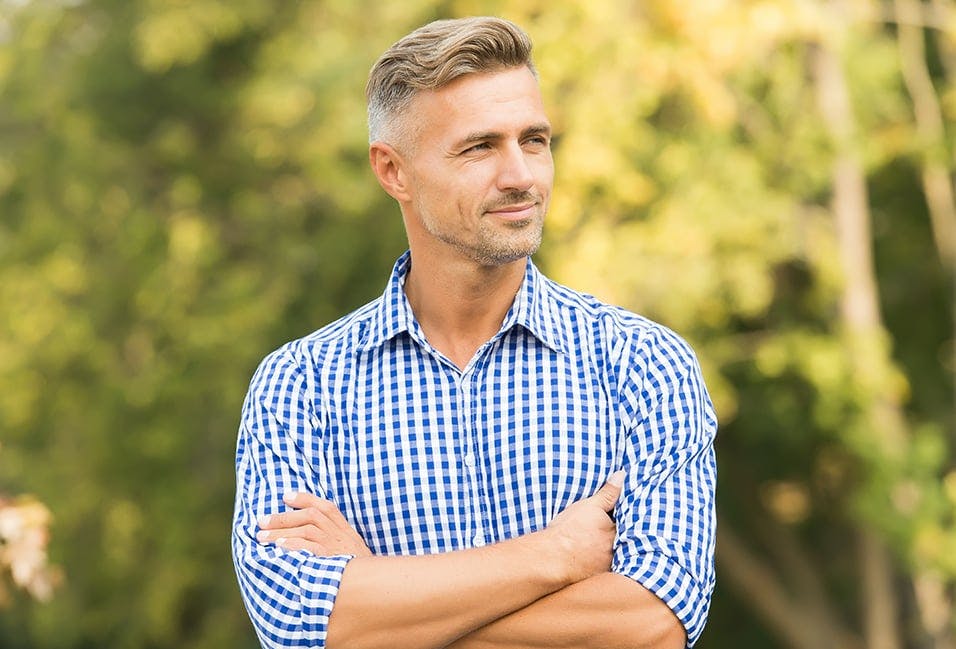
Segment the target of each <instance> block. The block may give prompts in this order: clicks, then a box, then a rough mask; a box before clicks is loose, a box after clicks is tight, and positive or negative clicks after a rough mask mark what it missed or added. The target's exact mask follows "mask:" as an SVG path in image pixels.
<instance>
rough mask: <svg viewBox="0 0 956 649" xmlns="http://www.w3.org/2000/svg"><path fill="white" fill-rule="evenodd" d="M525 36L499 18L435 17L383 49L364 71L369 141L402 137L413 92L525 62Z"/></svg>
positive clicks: (527, 53)
mask: <svg viewBox="0 0 956 649" xmlns="http://www.w3.org/2000/svg"><path fill="white" fill-rule="evenodd" d="M531 48H532V44H531V39H530V38H529V37H528V35H527V34H526V33H525V32H524V30H522V29H521V28H520V27H518V26H517V25H515V24H514V23H512V22H510V21H508V20H504V19H502V18H492V17H479V18H459V19H454V20H436V21H434V22H431V23H428V24H427V25H425V26H423V27H419V28H418V29H416V30H415V31H413V32H412V33H410V34H408V35H407V36H405V37H404V38H402V39H401V40H399V41H398V42H397V43H395V44H394V45H392V46H391V47H390V48H388V49H387V50H386V51H385V53H384V54H382V56H381V57H379V59H378V61H376V62H375V65H373V66H372V70H371V72H370V73H369V78H368V84H367V85H366V86H365V97H366V99H367V101H368V131H369V141H370V142H374V141H376V140H381V141H386V142H389V143H390V144H393V145H394V144H396V143H397V142H396V141H397V140H399V139H401V138H402V137H404V136H406V135H407V134H408V133H407V131H408V125H407V124H406V123H405V122H406V121H407V120H404V119H403V117H404V114H405V112H406V110H407V108H408V106H409V104H410V103H411V101H412V99H413V98H414V96H415V95H416V94H417V93H418V92H421V91H422V90H435V89H438V88H441V87H442V86H445V85H447V84H449V83H451V82H452V81H454V80H455V79H457V78H459V77H461V76H464V75H466V74H474V73H482V72H494V71H497V70H501V69H505V68H514V67H519V66H527V68H528V69H529V70H531V72H532V73H534V72H535V69H534V64H533V63H532V62H531Z"/></svg>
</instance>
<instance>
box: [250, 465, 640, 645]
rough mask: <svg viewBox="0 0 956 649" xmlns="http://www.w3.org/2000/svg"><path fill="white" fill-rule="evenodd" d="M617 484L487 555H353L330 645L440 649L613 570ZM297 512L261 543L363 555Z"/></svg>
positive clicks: (313, 504) (325, 510)
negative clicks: (400, 641)
mask: <svg viewBox="0 0 956 649" xmlns="http://www.w3.org/2000/svg"><path fill="white" fill-rule="evenodd" d="M620 478H621V476H618V478H617V479H615V480H614V482H613V483H609V484H608V485H606V486H605V487H604V488H602V489H601V490H600V491H598V493H597V494H595V495H594V496H592V497H591V498H587V499H584V500H581V501H579V502H577V503H575V504H574V505H572V506H571V507H569V508H568V509H566V510H565V511H564V512H562V514H561V515H559V516H558V517H556V518H555V519H554V521H552V523H551V525H549V526H548V527H547V528H546V529H544V530H541V531H539V532H534V533H532V534H528V535H527V536H524V537H519V538H515V539H511V540H509V541H504V542H502V543H498V544H495V545H492V546H488V547H484V548H475V549H469V550H462V551H457V552H448V553H444V554H436V555H428V556H414V557H402V556H398V557H374V556H357V557H356V558H354V559H352V561H351V562H350V563H349V565H348V567H347V568H346V570H345V572H344V574H343V576H342V583H341V586H340V589H339V593H338V597H337V599H336V602H335V608H334V611H333V614H332V618H331V620H330V623H329V629H328V640H327V642H328V646H329V647H339V646H348V647H359V648H361V647H381V646H389V645H391V644H394V639H395V638H396V637H401V638H402V639H403V646H421V647H444V646H447V645H448V644H449V643H450V642H453V641H455V640H456V639H457V638H460V637H461V636H463V635H465V634H467V633H470V632H472V631H474V630H476V629H479V628H482V627H485V626H487V625H488V624H489V623H491V622H493V621H495V620H497V619H498V618H500V617H502V616H505V615H508V614H509V613H512V612H514V611H517V610H519V609H522V608H524V607H526V606H528V605H529V604H531V603H532V602H534V601H536V600H538V599H539V598H541V597H544V596H546V595H548V594H550V593H552V592H554V591H556V590H559V589H561V588H563V587H565V586H568V585H570V584H573V583H577V582H578V581H581V580H583V579H586V578H587V577H590V576H592V575H594V574H597V573H600V572H605V571H607V569H608V568H609V566H610V559H611V551H610V550H611V541H612V537H613V530H614V527H613V523H612V521H611V520H610V518H609V517H608V516H607V512H608V511H610V510H611V509H612V508H613V506H614V503H615V502H616V500H617V497H618V495H619V493H620V484H619V481H620ZM290 504H293V505H294V506H299V507H303V509H299V510H296V511H293V512H289V513H286V514H281V515H276V516H272V517H270V518H269V519H268V520H265V521H263V523H262V529H263V532H262V533H261V534H260V538H261V539H263V541H264V542H266V541H270V540H275V542H276V543H277V544H280V543H281V546H282V547H285V548H298V549H301V550H304V551H308V552H309V553H311V554H316V555H327V554H330V553H340V552H342V551H357V552H361V547H357V546H356V545H353V544H354V539H352V538H351V537H350V536H349V533H348V532H347V531H346V528H347V527H348V525H347V523H346V522H345V520H344V518H343V517H342V516H341V514H339V513H338V512H337V511H336V510H335V508H334V506H332V505H331V503H328V502H327V501H322V500H320V499H316V498H314V497H312V496H308V495H305V494H298V495H297V496H296V497H295V498H294V499H290Z"/></svg>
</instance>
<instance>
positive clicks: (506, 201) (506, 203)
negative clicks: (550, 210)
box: [483, 191, 541, 212]
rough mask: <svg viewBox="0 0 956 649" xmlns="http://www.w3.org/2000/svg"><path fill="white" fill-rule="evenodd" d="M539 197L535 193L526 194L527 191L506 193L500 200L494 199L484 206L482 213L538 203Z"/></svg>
mask: <svg viewBox="0 0 956 649" xmlns="http://www.w3.org/2000/svg"><path fill="white" fill-rule="evenodd" d="M540 202H541V196H540V195H539V194H538V193H537V192H528V191H514V192H508V193H507V194H505V195H503V196H501V197H500V198H497V199H495V200H494V201H492V202H491V203H487V204H486V205H484V208H483V209H484V211H486V212H490V211H493V210H500V209H501V208H504V207H511V206H512V205H522V204H524V203H536V204H537V203H540Z"/></svg>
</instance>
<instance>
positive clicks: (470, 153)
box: [406, 67, 554, 266]
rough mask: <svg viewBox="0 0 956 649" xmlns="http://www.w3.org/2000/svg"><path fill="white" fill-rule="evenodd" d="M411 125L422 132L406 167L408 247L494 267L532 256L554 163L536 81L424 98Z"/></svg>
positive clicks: (512, 74)
mask: <svg viewBox="0 0 956 649" xmlns="http://www.w3.org/2000/svg"><path fill="white" fill-rule="evenodd" d="M409 118H410V119H411V120H414V121H416V122H417V124H415V125H414V126H413V129H412V131H413V132H414V135H412V136H410V137H412V138H413V139H414V142H413V143H412V145H411V148H410V150H409V153H410V156H409V160H408V162H409V167H408V173H409V178H410V183H409V192H410V194H411V200H410V203H409V205H408V206H406V212H408V213H407V214H406V220H407V225H408V227H409V230H410V231H409V235H410V239H411V240H415V239H417V240H418V241H420V242H422V244H424V245H427V246H429V248H431V249H432V250H435V251H436V252H438V250H439V249H441V250H442V252H447V251H449V249H451V250H453V251H455V252H457V253H458V254H461V255H464V256H465V257H467V258H468V259H470V260H471V261H474V262H477V263H479V264H481V265H487V266H496V265H500V264H505V263H509V262H512V261H516V260H518V259H522V258H524V257H526V256H528V255H530V254H532V253H534V252H535V250H537V249H538V245H539V244H540V243H541V229H542V226H543V223H544V214H545V212H546V210H547V207H548V201H549V200H550V197H551V185H552V182H553V180H554V162H553V160H552V158H551V126H550V123H549V122H548V119H547V116H546V115H545V113H544V107H543V105H542V101H541V93H540V91H539V89H538V83H537V80H536V79H535V78H534V75H532V73H531V71H530V70H528V68H526V67H520V68H509V69H505V70H502V71H499V72H492V73H486V74H470V75H466V76H464V77H461V78H459V79H457V80H455V81H454V82H452V83H451V84H449V85H447V86H445V87H443V88H440V89H439V90H435V91H426V92H422V93H420V94H419V95H418V96H416V97H415V99H414V100H413V102H412V104H411V107H410V111H409ZM412 230H416V231H417V232H415V233H413V232H412ZM416 234H417V235H420V236H413V235H416ZM439 254H441V253H439Z"/></svg>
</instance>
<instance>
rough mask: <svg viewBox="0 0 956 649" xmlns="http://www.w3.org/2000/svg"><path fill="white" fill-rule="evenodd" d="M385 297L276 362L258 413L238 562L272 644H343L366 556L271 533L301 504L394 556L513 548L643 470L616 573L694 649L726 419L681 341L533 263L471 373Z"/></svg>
mask: <svg viewBox="0 0 956 649" xmlns="http://www.w3.org/2000/svg"><path fill="white" fill-rule="evenodd" d="M409 265H410V260H409V256H408V253H406V254H405V255H403V256H402V257H401V258H400V259H399V260H398V262H397V263H396V264H395V268H394V271H393V273H392V276H391V278H390V281H389V283H388V286H387V288H386V290H385V293H384V294H383V295H382V296H381V297H380V298H379V299H377V300H375V301H374V302H371V303H370V304H368V305H366V306H364V307H362V308H360V309H358V310H357V311H355V312H353V313H352V314H350V315H348V316H346V317H345V318H342V319H341V320H338V321H337V322H334V323H332V324H330V325H328V326H326V327H324V328H322V329H319V330H318V331H316V332H315V333H313V334H311V335H309V336H306V337H304V338H301V339H299V340H296V341H294V342H291V343H288V344H287V345H285V346H283V347H281V348H280V349H278V350H277V351H275V352H273V353H272V354H270V355H269V356H268V357H266V359H265V360H264V361H263V362H262V364H261V365H260V366H259V369H258V370H257V372H256V374H255V376H254V377H253V379H252V384H251V386H250V389H249V393H248V396H247V398H246V402H245V405H244V407H243V413H242V422H241V426H240V430H239V442H238V450H237V458H236V472H237V494H236V509H235V520H234V527H233V557H234V561H235V566H236V572H237V574H238V578H239V584H240V588H241V591H242V595H243V598H244V600H245V603H246V607H247V609H248V611H249V614H250V617H251V618H252V621H253V623H254V626H255V628H256V632H257V633H258V635H259V640H260V641H261V643H262V645H263V646H265V647H323V646H324V645H325V635H326V627H327V625H328V621H329V615H330V613H331V612H332V608H333V606H334V604H335V596H336V593H337V592H338V588H339V583H340V580H341V577H342V572H343V569H344V568H345V566H346V564H347V563H348V561H349V560H350V559H351V557H350V556H327V557H319V556H314V555H312V554H310V553H309V552H306V551H285V550H282V549H280V548H277V547H275V546H273V545H265V544H261V543H259V542H258V541H256V532H257V531H258V527H257V523H256V521H257V519H258V518H259V517H260V516H263V515H266V514H272V513H276V512H281V511H284V510H285V506H284V505H283V503H282V500H281V498H282V494H284V493H285V492H289V491H307V492H311V493H313V494H316V495H318V496H320V497H322V498H328V499H330V500H332V501H333V502H334V503H335V504H336V505H337V506H338V508H339V509H340V510H341V511H342V513H343V514H344V515H345V517H346V518H347V519H348V521H349V522H350V523H351V525H352V526H354V528H355V529H356V530H357V531H358V532H359V534H361V536H362V538H363V539H364V540H365V542H366V544H367V545H368V546H369V548H370V549H371V551H372V552H373V553H374V554H378V555H418V554H428V553H435V552H447V551H451V550H459V549H462V548H470V547H475V546H481V545H485V544H487V543H495V542H497V541H502V540H504V539H509V538H512V537H516V536H520V535H522V534H527V533H529V532H533V531H534V530H537V529H540V528H543V527H545V526H546V525H547V524H548V522H549V521H550V520H551V519H552V518H554V516H555V515H556V514H558V513H559V512H560V511H561V510H562V509H564V508H565V507H567V506H568V505H569V504H571V503H573V502H575V501H577V500H579V499H581V498H585V497H587V496H590V495H592V494H593V493H594V492H595V491H596V490H597V489H598V488H600V487H601V485H602V484H603V483H604V482H605V480H606V479H607V477H608V476H609V475H610V474H611V473H612V472H614V471H615V470H617V469H619V468H623V469H625V471H626V476H627V477H626V480H625V483H624V491H623V494H622V496H621V498H620V500H619V502H618V504H617V507H616V509H615V512H614V517H615V520H616V522H617V538H616V541H615V545H614V558H613V563H612V570H613V571H614V572H617V573H620V574H623V575H626V576H628V577H630V578H632V579H634V580H635V581H637V582H638V583H640V584H641V585H643V586H644V587H645V588H647V589H648V590H650V591H651V592H653V593H655V594H656V595H657V596H658V597H659V598H660V599H661V600H663V601H664V602H665V603H666V604H667V605H668V606H669V607H670V608H671V609H672V610H673V611H674V613H675V614H676V615H677V617H678V618H679V619H680V620H681V621H682V622H683V624H684V626H685V628H686V630H687V635H688V640H689V644H693V643H694V642H695V641H696V640H697V638H698V636H699V635H700V632H701V630H702V629H703V626H704V622H705V621H706V618H707V612H708V609H709V607H710V597H711V593H712V591H713V587H714V569H713V552H714V532H715V516H714V487H715V479H716V474H715V463H714V452H713V439H714V434H715V432H716V427H717V423H716V419H715V416H714V412H713V409H712V406H711V403H710V399H709V397H708V395H707V392H706V388H705V387H704V384H703V381H702V379H701V373H700V369H699V366H698V364H697V361H696V359H695V357H694V354H693V352H692V351H691V350H690V348H689V347H688V346H687V344H686V343H685V342H684V341H683V340H681V339H680V338H679V337H677V336H676V335H675V334H674V333H673V332H671V331H670V330H668V329H666V328H664V327H662V326H660V325H657V324H655V323H653V322H651V321H649V320H647V319H645V318H642V317H640V316H637V315H634V314H632V313H629V312H627V311H624V310H623V309H620V308H617V307H611V306H607V305H605V304H602V303H600V302H598V301H597V300H595V299H594V298H592V297H590V296H587V295H582V294H580V293H577V292H575V291H572V290H570V289H568V288H565V287H563V286H560V285H558V284H556V283H554V282H552V281H551V280H549V279H547V278H546V277H544V276H543V275H541V274H540V273H539V272H538V270H537V269H536V268H535V266H534V265H533V264H532V263H531V261H530V260H529V261H528V265H527V270H526V275H525V280H524V282H523V284H522V287H521V289H520V290H519V292H518V294H517V296H516V298H515V301H514V304H513V306H512V308H511V309H510V311H509V312H508V314H507V316H506V317H505V319H504V322H503V324H502V326H501V329H500V330H499V331H498V333H497V334H496V335H495V336H494V337H493V338H492V339H491V340H489V341H488V342H487V343H486V344H485V345H483V346H482V347H481V348H480V349H479V350H478V351H477V353H476V354H475V356H474V358H473V359H472V360H471V362H470V363H469V364H468V366H467V367H466V368H465V369H464V370H460V369H459V368H457V367H456V366H455V365H454V364H453V363H452V362H451V361H449V360H448V359H447V358H446V357H445V356H443V355H442V354H441V353H440V352H438V351H437V350H435V348H434V347H432V346H431V345H430V344H429V343H428V341H427V340H426V339H425V336H424V334H423V333H422V329H421V327H420V326H419V324H418V322H417V321H416V320H415V317H414V315H413V313H412V311H411V308H410V306H409V304H408V301H407V300H406V298H405V295H404V291H403V283H404V278H405V276H406V273H407V271H408V268H409Z"/></svg>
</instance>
